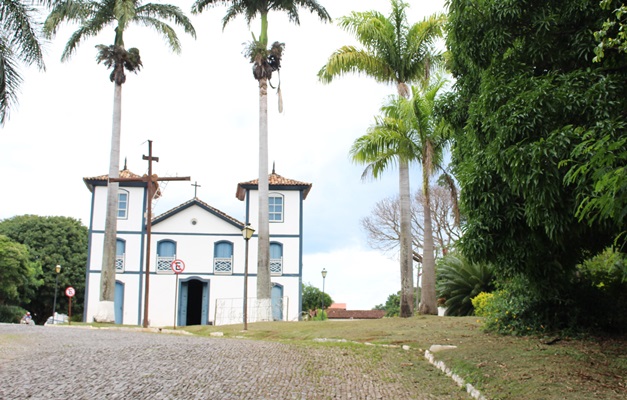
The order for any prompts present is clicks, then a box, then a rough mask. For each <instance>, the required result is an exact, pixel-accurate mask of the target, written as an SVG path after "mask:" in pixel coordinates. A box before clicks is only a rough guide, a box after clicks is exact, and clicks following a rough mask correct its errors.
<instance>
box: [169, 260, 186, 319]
mask: <svg viewBox="0 0 627 400" xmlns="http://www.w3.org/2000/svg"><path fill="white" fill-rule="evenodd" d="M170 268H171V269H172V272H174V274H175V275H176V286H175V287H174V323H173V324H172V325H173V326H174V329H176V303H177V302H178V293H179V274H180V273H181V272H183V271H185V263H184V262H183V260H174V261H172V264H170Z"/></svg>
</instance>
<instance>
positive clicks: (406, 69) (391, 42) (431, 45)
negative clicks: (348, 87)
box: [318, 0, 445, 98]
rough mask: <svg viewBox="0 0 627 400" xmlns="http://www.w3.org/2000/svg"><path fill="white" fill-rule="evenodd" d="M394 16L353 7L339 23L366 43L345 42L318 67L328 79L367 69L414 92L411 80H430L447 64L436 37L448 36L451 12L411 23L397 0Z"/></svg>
mask: <svg viewBox="0 0 627 400" xmlns="http://www.w3.org/2000/svg"><path fill="white" fill-rule="evenodd" d="M391 5H392V12H391V13H390V16H389V17H386V16H385V15H383V14H381V13H380V12H377V11H365V12H353V13H351V14H350V15H349V16H345V17H342V18H340V19H339V26H340V27H341V28H342V29H344V30H345V31H347V32H349V33H352V34H354V35H355V37H356V39H357V40H358V41H359V43H361V45H362V46H363V48H361V49H359V48H356V47H354V46H343V47H341V48H339V49H338V50H336V51H335V52H334V53H333V54H331V56H330V57H329V59H328V61H327V63H326V64H325V65H324V66H323V67H322V68H321V69H320V71H318V78H319V79H320V81H322V82H323V83H330V82H331V81H333V78H335V77H337V76H342V75H345V74H349V73H362V74H365V75H367V76H369V77H371V78H374V79H375V80H376V81H377V82H382V83H391V84H395V85H396V87H397V92H398V94H399V95H400V96H403V97H406V98H407V97H409V96H410V94H411V93H410V90H409V86H408V84H410V83H422V84H423V85H426V84H427V83H428V82H429V77H430V75H431V72H432V71H433V70H434V69H436V68H438V67H439V66H441V65H442V62H443V58H442V54H441V53H440V52H439V51H438V50H437V49H436V47H435V42H436V41H437V39H439V38H441V37H442V32H443V27H444V22H445V16H444V14H439V13H438V14H434V15H432V16H430V17H428V18H425V19H424V20H423V21H421V22H418V23H415V24H412V25H409V24H408V22H407V15H406V12H405V10H406V9H407V8H408V7H409V5H408V4H407V3H404V2H403V1H402V0H391Z"/></svg>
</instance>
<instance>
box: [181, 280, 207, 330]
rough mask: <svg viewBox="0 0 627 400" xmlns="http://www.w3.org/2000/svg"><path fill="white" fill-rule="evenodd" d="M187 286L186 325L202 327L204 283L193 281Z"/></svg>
mask: <svg viewBox="0 0 627 400" xmlns="http://www.w3.org/2000/svg"><path fill="white" fill-rule="evenodd" d="M187 285H188V286H187V295H188V298H187V321H186V324H185V325H200V324H201V321H202V291H203V283H202V282H201V281H197V280H191V281H189V282H188V284H187Z"/></svg>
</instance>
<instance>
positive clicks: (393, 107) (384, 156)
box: [350, 96, 419, 318]
mask: <svg viewBox="0 0 627 400" xmlns="http://www.w3.org/2000/svg"><path fill="white" fill-rule="evenodd" d="M381 111H382V114H383V116H378V117H375V125H373V126H371V127H370V128H369V129H368V133H367V134H366V135H364V136H361V137H360V138H358V139H357V140H356V141H355V143H354V144H353V147H352V148H351V150H350V154H351V156H352V158H353V161H355V162H358V163H360V164H367V166H366V169H365V170H364V173H363V174H362V178H365V177H368V176H373V177H374V178H378V177H379V176H380V175H381V173H382V172H383V171H385V170H386V169H387V168H388V166H390V165H391V164H396V163H398V169H399V194H400V219H401V223H400V225H401V227H400V242H401V243H400V249H401V250H400V268H401V305H400V316H401V317H403V318H407V317H411V316H412V314H413V286H414V285H413V273H412V272H413V256H412V245H411V240H412V236H411V202H410V194H409V193H410V191H409V163H410V162H412V161H415V160H417V154H419V148H417V146H416V144H417V138H416V129H415V127H414V125H415V124H414V121H415V117H414V115H413V106H412V103H411V102H409V101H408V100H407V99H405V98H404V97H401V96H392V97H390V99H389V101H388V103H387V104H386V105H385V106H383V107H382V108H381Z"/></svg>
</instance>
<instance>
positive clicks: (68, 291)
mask: <svg viewBox="0 0 627 400" xmlns="http://www.w3.org/2000/svg"><path fill="white" fill-rule="evenodd" d="M75 294H76V290H74V288H73V287H72V286H70V287H68V288H67V289H65V295H66V296H67V297H74V295H75Z"/></svg>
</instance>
